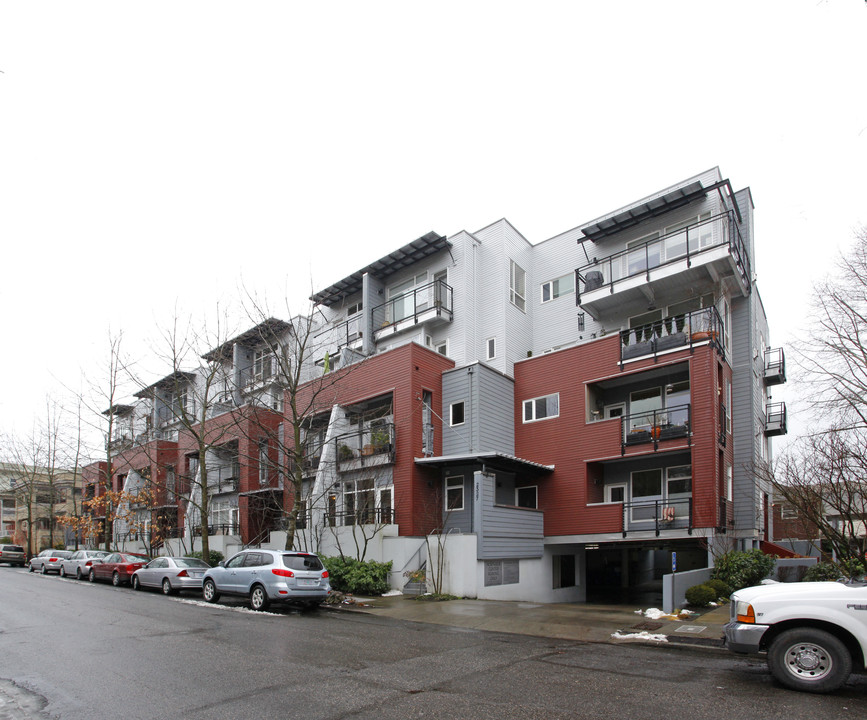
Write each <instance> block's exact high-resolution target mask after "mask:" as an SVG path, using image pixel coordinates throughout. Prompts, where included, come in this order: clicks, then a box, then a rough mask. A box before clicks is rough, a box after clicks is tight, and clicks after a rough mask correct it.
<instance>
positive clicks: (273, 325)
mask: <svg viewBox="0 0 867 720" xmlns="http://www.w3.org/2000/svg"><path fill="white" fill-rule="evenodd" d="M291 329H292V325H291V323H288V322H286V321H285V320H278V319H277V318H268V319H267V320H263V321H262V322H260V323H259V324H258V325H256V327H252V328H250V329H249V330H247V331H246V332H242V333H241V334H240V335H238V336H237V337H234V338H232V339H231V340H227V341H226V342H224V343H223V344H222V345H219V346H217V347H215V348H214V349H213V350H209V351H208V352H206V353H205V354H204V355H202V358H203V359H204V360H207V361H209V362H210V361H212V360H219V359H226V360H228V359H231V357H232V348H233V347H234V346H235V345H243V346H255V345H260V344H262V343H268V342H273V341H274V340H276V339H278V338H279V337H280V336H281V335H283V334H284V333H286V332H289V331H290V330H291Z"/></svg>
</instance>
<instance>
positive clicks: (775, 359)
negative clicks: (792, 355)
mask: <svg viewBox="0 0 867 720" xmlns="http://www.w3.org/2000/svg"><path fill="white" fill-rule="evenodd" d="M764 366H765V385H767V386H770V385H780V384H782V383H784V382H786V356H785V355H784V354H783V348H767V349H765V357H764Z"/></svg>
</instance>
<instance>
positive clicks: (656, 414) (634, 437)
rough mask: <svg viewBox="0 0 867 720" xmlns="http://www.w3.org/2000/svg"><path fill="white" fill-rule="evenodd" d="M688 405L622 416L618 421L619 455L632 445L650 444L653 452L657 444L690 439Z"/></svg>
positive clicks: (657, 446) (657, 447)
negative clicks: (619, 429) (678, 439)
mask: <svg viewBox="0 0 867 720" xmlns="http://www.w3.org/2000/svg"><path fill="white" fill-rule="evenodd" d="M690 410H691V406H690V405H688V404H687V405H676V406H674V407H670V408H665V409H664V410H653V411H650V412H641V413H634V414H632V415H624V416H623V417H622V418H621V419H620V427H621V435H620V437H621V438H622V441H621V450H620V453H621V455H625V454H626V448H627V447H629V446H632V445H643V444H648V443H652V444H653V450H654V451H656V450H658V449H659V443H661V442H665V441H666V440H674V439H677V438H687V442H689V438H690V432H689V428H690Z"/></svg>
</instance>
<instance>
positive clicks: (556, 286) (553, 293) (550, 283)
mask: <svg viewBox="0 0 867 720" xmlns="http://www.w3.org/2000/svg"><path fill="white" fill-rule="evenodd" d="M564 280H567V281H569V283H571V287H569V289H568V290H561V289H560V284H561V283H562V282H563V281H564ZM546 287H547V288H548V298H547V299H546V298H545V288H546ZM574 292H575V274H574V273H566V274H565V275H561V276H560V277H556V278H554V279H553V280H547V281H545V282H543V283H542V284H541V285H540V286H539V302H540V303H541V304H542V305H545V304H547V303H549V302H553V301H554V300H556V299H557V298H560V297H565V296H566V295H570V294H571V293H574Z"/></svg>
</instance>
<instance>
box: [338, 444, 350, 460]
mask: <svg viewBox="0 0 867 720" xmlns="http://www.w3.org/2000/svg"><path fill="white" fill-rule="evenodd" d="M353 455H354V453H353V452H352V448H351V447H349V445H347V444H346V443H341V444H340V445H339V446H338V447H337V459H338V460H340V462H346V461H347V460H352V458H353Z"/></svg>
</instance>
